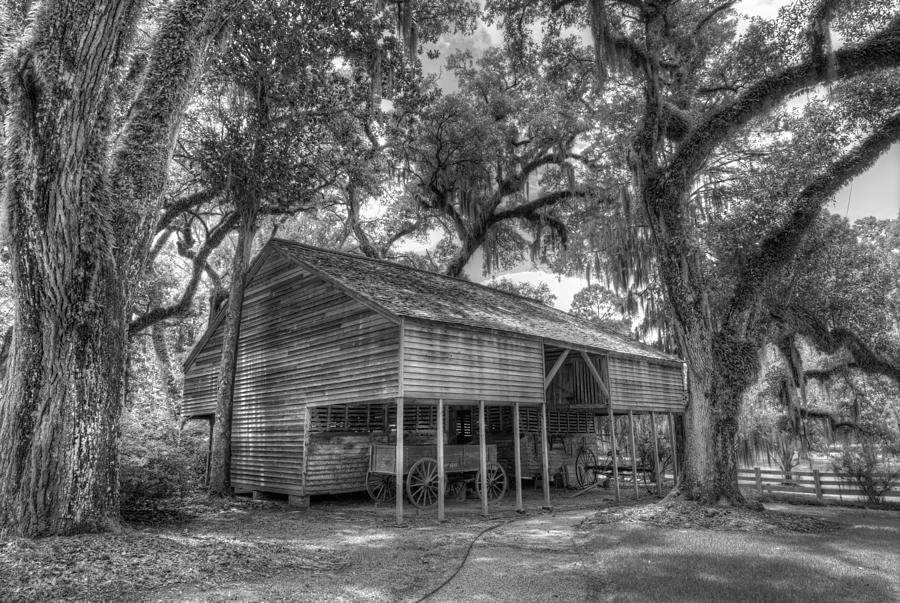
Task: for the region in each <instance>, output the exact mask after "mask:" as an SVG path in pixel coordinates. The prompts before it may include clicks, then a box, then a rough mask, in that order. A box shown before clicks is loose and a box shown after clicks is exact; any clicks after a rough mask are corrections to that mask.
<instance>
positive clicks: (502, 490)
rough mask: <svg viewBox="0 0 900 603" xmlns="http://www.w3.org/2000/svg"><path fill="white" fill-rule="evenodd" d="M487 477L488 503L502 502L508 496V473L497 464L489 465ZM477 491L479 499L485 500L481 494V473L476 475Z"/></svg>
mask: <svg viewBox="0 0 900 603" xmlns="http://www.w3.org/2000/svg"><path fill="white" fill-rule="evenodd" d="M486 475H487V495H488V496H487V499H488V502H494V501H495V500H500V499H501V498H503V495H504V494H506V486H507V484H506V471H504V470H503V467H501V466H500V465H498V464H497V463H488V464H487V473H486ZM475 490H476V491H477V492H478V496H479V498H483V495H482V493H481V471H479V472H478V473H476V474H475Z"/></svg>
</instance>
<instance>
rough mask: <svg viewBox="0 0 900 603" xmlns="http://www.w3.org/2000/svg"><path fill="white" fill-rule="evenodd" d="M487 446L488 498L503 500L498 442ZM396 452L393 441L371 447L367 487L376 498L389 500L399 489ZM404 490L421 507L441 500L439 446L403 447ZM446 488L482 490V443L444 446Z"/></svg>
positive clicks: (463, 490) (410, 499) (502, 471)
mask: <svg viewBox="0 0 900 603" xmlns="http://www.w3.org/2000/svg"><path fill="white" fill-rule="evenodd" d="M486 448H487V473H486V477H487V499H488V501H490V502H493V501H497V500H500V499H501V498H503V496H504V495H505V494H506V489H507V479H506V472H505V471H504V470H503V467H501V466H500V465H499V464H498V463H497V446H496V445H494V444H489V445H488V446H486ZM396 467H397V452H396V448H395V446H394V445H392V444H373V445H372V446H371V448H370V450H369V472H368V473H367V474H366V491H367V492H368V493H369V496H371V497H372V499H373V500H374V501H376V502H390V501H392V500H394V497H395V496H396V492H397V482H396V474H397V471H396ZM402 473H403V479H404V486H405V487H404V490H405V491H406V496H407V498H408V499H409V501H410V502H411V503H412V504H413V505H415V506H416V507H419V508H425V507H430V506H432V505H434V504H435V503H437V500H438V464H437V446H433V445H414V446H404V447H403V472H402ZM444 475H445V476H446V486H447V487H446V488H445V489H444V492H447V493H449V492H457V493H460V494H465V492H466V490H467V489H469V488H473V489H474V490H475V492H476V493H477V494H478V496H479V497H482V496H483V494H482V492H481V460H480V455H479V446H477V445H455V446H444Z"/></svg>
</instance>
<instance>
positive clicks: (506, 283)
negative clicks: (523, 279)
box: [487, 278, 556, 307]
mask: <svg viewBox="0 0 900 603" xmlns="http://www.w3.org/2000/svg"><path fill="white" fill-rule="evenodd" d="M487 285H488V286H489V287H492V288H494V289H499V290H500V291H506V292H507V293H514V294H515V295H521V296H522V297H527V298H529V299H533V300H534V301H537V302H540V303H542V304H544V305H545V306H550V307H553V303H554V302H555V301H556V295H554V294H553V291H551V290H550V286H549V285H547V283H544V282H541V283H538V284H537V285H532V284H531V283H517V282H515V281H513V280H510V279H508V278H501V279H500V280H496V279H491V281H490V282H489V283H487Z"/></svg>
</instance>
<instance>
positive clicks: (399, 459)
mask: <svg viewBox="0 0 900 603" xmlns="http://www.w3.org/2000/svg"><path fill="white" fill-rule="evenodd" d="M395 462H396V467H395V468H394V479H395V480H396V481H397V501H396V506H395V512H396V514H397V523H398V524H402V523H403V397H402V396H401V397H399V398H397V455H396V460H395Z"/></svg>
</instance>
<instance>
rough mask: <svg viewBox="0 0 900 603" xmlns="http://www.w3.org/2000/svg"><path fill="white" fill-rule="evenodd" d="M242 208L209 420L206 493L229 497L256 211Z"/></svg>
mask: <svg viewBox="0 0 900 603" xmlns="http://www.w3.org/2000/svg"><path fill="white" fill-rule="evenodd" d="M248 209H250V211H242V212H241V213H242V215H241V227H240V230H239V231H238V242H237V247H236V248H235V250H234V258H233V260H232V269H231V274H232V277H231V287H230V291H229V295H228V308H227V310H226V314H225V322H224V325H223V333H222V356H221V359H220V361H219V374H218V378H217V380H216V414H215V419H214V422H213V432H212V449H211V452H210V454H211V458H210V463H209V494H210V495H211V496H231V415H232V409H233V406H234V378H235V372H236V369H237V353H238V339H239V337H240V331H241V312H242V309H243V305H244V287H245V285H246V282H245V278H246V275H247V270H248V268H249V267H250V253H251V248H252V245H253V237H254V235H255V231H256V230H255V222H256V212H255V211H253V209H255V208H248Z"/></svg>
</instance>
